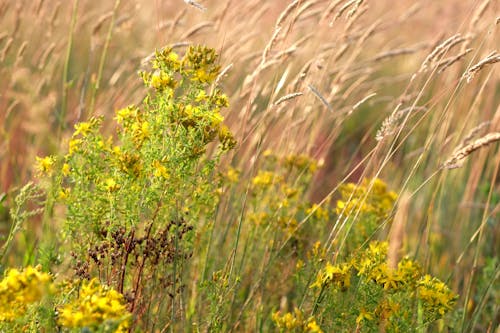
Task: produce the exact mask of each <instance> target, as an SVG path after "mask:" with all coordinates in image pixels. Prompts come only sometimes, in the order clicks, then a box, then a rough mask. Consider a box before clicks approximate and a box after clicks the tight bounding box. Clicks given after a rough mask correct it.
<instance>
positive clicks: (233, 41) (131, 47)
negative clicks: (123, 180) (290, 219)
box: [0, 0, 500, 331]
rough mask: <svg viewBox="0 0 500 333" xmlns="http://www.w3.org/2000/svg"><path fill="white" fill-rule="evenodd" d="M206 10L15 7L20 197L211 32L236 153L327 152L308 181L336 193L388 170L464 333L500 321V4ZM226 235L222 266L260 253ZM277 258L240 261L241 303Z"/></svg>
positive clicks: (13, 162) (8, 38)
mask: <svg viewBox="0 0 500 333" xmlns="http://www.w3.org/2000/svg"><path fill="white" fill-rule="evenodd" d="M199 4H201V5H202V6H203V7H206V9H207V10H206V11H202V10H199V9H198V8H196V6H189V5H187V4H185V3H184V2H182V1H175V2H174V1H150V2H144V1H107V2H95V1H89V0H80V1H78V0H74V1H43V0H39V1H33V2H28V1H22V2H16V1H8V0H7V1H3V2H1V3H0V77H1V78H2V79H1V80H0V91H1V93H0V110H2V112H1V113H0V120H1V121H0V123H1V125H2V126H1V137H2V139H1V143H0V184H1V189H0V190H1V191H3V192H5V193H6V194H7V200H6V203H5V205H6V206H9V205H10V203H11V200H12V196H11V193H12V192H13V191H15V190H16V189H17V188H18V186H20V185H21V184H23V183H25V182H26V181H27V180H28V179H30V177H31V175H32V173H33V171H32V170H33V161H34V157H35V156H36V155H45V154H48V153H54V152H57V151H58V150H59V149H60V148H61V144H62V143H63V142H64V141H65V140H66V138H67V137H68V135H69V133H70V132H71V129H72V126H73V124H74V123H75V122H77V121H79V120H82V119H85V118H86V117H88V116H89V115H91V114H103V115H108V116H110V115H111V114H112V112H113V111H114V110H115V109H117V108H119V107H123V106H125V105H127V104H130V103H133V102H136V101H139V100H140V99H141V98H142V96H143V94H144V92H143V91H142V90H141V89H140V86H139V83H138V81H137V80H136V72H137V71H138V70H140V69H141V66H142V65H141V64H142V63H143V60H144V59H145V58H147V57H148V55H149V54H151V52H152V51H154V49H155V48H161V47H162V46H164V45H171V44H173V45H174V47H175V48H178V49H183V48H185V46H186V45H189V44H197V43H201V44H206V45H209V46H212V47H214V48H216V49H218V50H219V53H220V54H221V56H222V61H221V66H222V68H224V69H225V70H224V71H223V75H222V76H221V77H220V78H218V79H217V81H218V84H220V85H221V86H222V87H223V88H224V90H225V91H226V92H227V93H228V95H229V99H230V101H231V108H230V111H229V112H228V113H227V114H226V115H225V116H226V119H228V121H229V123H230V124H231V129H232V130H233V132H234V133H236V136H237V138H238V140H239V147H238V150H237V151H236V152H235V153H234V155H233V156H232V158H231V159H230V160H229V159H228V160H227V161H225V163H226V164H227V165H229V164H231V165H233V166H234V167H237V168H240V169H241V170H242V172H243V177H246V178H250V177H252V176H253V175H255V173H256V169H257V167H258V165H259V161H260V160H261V158H262V154H263V152H264V151H265V150H266V149H272V150H274V151H276V152H279V153H280V154H288V153H307V154H310V155H311V156H313V157H314V158H317V159H321V160H323V161H324V163H325V166H324V168H323V169H322V170H321V172H320V174H319V175H317V177H316V179H315V183H314V187H313V189H312V190H311V191H310V193H309V195H310V198H311V199H312V200H313V201H315V202H318V203H321V204H324V205H326V204H327V203H328V202H329V199H331V198H336V195H337V194H336V190H337V188H338V185H340V184H342V183H345V182H347V181H354V182H357V181H358V180H360V179H362V178H363V177H375V176H377V177H380V178H383V179H386V180H387V181H388V183H389V184H390V186H391V187H392V188H396V189H398V191H399V194H400V195H401V196H400V197H401V198H404V202H402V204H403V208H401V209H404V215H400V214H402V213H399V211H398V212H396V216H401V217H400V218H401V219H405V220H406V221H405V222H404V223H403V222H401V223H399V224H396V225H397V228H398V229H397V230H396V231H394V233H393V235H397V237H398V244H401V245H400V246H401V249H399V250H400V251H402V252H406V253H408V252H409V253H413V254H414V255H415V256H416V257H417V258H419V259H420V260H421V262H424V263H425V265H426V269H427V270H429V271H430V272H432V273H433V274H436V275H437V276H440V277H441V278H443V279H444V280H447V279H448V280H449V281H450V282H452V283H453V287H454V289H455V291H457V292H458V293H459V294H460V295H462V298H461V302H462V303H463V304H465V306H466V309H467V311H466V312H464V315H463V323H464V324H463V329H464V330H467V329H471V328H472V326H473V325H474V326H475V327H476V328H477V329H478V330H488V329H489V330H490V331H492V329H493V330H494V329H495V328H494V327H492V326H491V325H495V323H496V324H498V322H497V321H495V320H498V319H494V320H493V321H490V322H482V319H481V318H482V317H481V310H482V309H481V306H482V305H481V304H482V303H481V300H482V299H481V297H480V295H475V294H474V292H475V290H476V289H477V288H476V287H477V286H476V281H477V280H478V278H479V276H478V274H479V273H480V271H481V268H482V267H483V266H484V264H485V258H487V257H495V256H497V255H498V245H497V244H498V243H497V241H498V231H499V230H498V220H499V219H498V217H499V214H498V212H499V205H500V202H499V200H500V199H499V196H500V193H499V187H500V185H499V184H500V183H499V180H498V168H499V163H500V159H499V158H498V156H499V154H498V151H499V150H498V147H499V145H498V133H499V131H500V112H499V110H500V109H499V100H500V96H499V93H498V88H499V72H498V69H497V66H498V64H497V62H498V45H500V44H499V35H498V29H499V24H498V22H499V21H498V17H497V16H498V12H499V11H498V9H499V8H498V3H497V2H495V1H453V0H447V1H420V2H414V1H376V2H375V1H374V2H368V1H324V0H295V1H262V0H254V1H232V0H227V1H211V0H210V1H208V0H207V1H199ZM486 143H487V144H488V145H486ZM457 162H460V163H461V164H460V165H459V166H460V167H459V168H457V169H453V170H451V169H449V168H442V166H443V165H444V166H448V167H449V166H452V165H456V164H457ZM457 166H458V165H457ZM242 193H245V191H244V190H243V191H242ZM241 200H242V206H244V202H245V200H246V199H245V198H242V199H241ZM235 213H236V212H234V211H232V210H231V209H230V205H229V204H228V203H225V202H224V201H223V202H222V203H221V206H220V209H219V213H218V223H220V224H221V228H222V229H223V230H227V232H228V233H229V234H230V237H233V238H234V237H236V238H241V243H243V244H245V243H246V242H248V241H250V240H251V239H250V238H249V237H250V236H249V235H251V232H250V230H249V228H250V227H249V226H245V225H242V226H239V227H240V229H238V223H237V221H238V220H239V217H238V216H236V215H235ZM301 223H302V224H307V223H308V220H307V219H305V220H304V221H302V222H301ZM2 224H3V225H4V226H3V227H2V228H6V227H5V226H6V225H7V224H8V221H7V220H6V219H4V220H3V221H2ZM343 226H344V221H342V220H337V221H331V223H330V224H329V225H325V226H322V233H321V234H320V235H318V239H319V240H322V241H323V242H326V243H328V244H327V245H329V246H332V244H334V243H335V244H337V243H336V242H338V241H339V239H338V237H339V235H340V230H341V229H342V228H343ZM222 229H221V230H222ZM237 229H238V233H237V234H236V230H237ZM225 235H226V234H221V235H216V236H215V237H216V239H215V240H214V241H213V242H214V244H216V245H217V247H216V248H214V249H213V251H221V253H232V255H231V258H232V259H228V258H229V256H220V262H214V263H212V264H211V265H212V267H220V266H223V265H227V264H228V262H230V261H231V260H236V261H237V262H242V263H243V262H244V258H245V256H246V255H247V254H246V253H245V251H244V249H243V248H242V247H241V246H236V245H235V243H234V242H226V238H225V237H226V236H225ZM393 237H396V236H393ZM397 250H398V249H395V250H393V251H395V252H397ZM235 258H236V259H235ZM263 260H264V262H262V263H260V264H261V265H260V264H259V265H260V266H259V267H260V269H259V271H258V272H254V271H252V270H253V269H254V266H252V265H249V266H245V265H241V266H240V267H241V268H240V271H238V272H237V274H238V275H240V276H243V277H244V278H243V280H242V283H241V287H240V288H241V289H242V290H245V291H246V293H247V295H248V297H247V298H246V301H245V302H244V303H243V304H242V307H243V308H249V307H256V308H257V307H258V306H260V304H259V297H261V296H259V295H258V290H259V287H260V284H261V283H264V281H265V278H264V277H265V267H266V265H270V264H272V258H267V257H264V259H263ZM266 260H267V261H266ZM496 275H497V276H498V263H497V264H496ZM496 309H497V310H498V307H497V308H496ZM232 316H233V317H232V318H233V319H234V323H233V325H234V326H233V330H235V331H237V330H239V329H242V328H244V329H245V330H253V329H255V327H252V324H251V322H250V321H246V322H245V318H244V317H242V315H241V312H240V313H233V314H232Z"/></svg>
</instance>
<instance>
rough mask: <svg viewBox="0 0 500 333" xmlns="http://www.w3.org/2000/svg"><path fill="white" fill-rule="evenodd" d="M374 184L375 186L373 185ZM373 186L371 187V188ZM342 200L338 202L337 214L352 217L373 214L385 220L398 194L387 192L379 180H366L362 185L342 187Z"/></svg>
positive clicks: (350, 184) (352, 184) (384, 185)
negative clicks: (358, 214)
mask: <svg viewBox="0 0 500 333" xmlns="http://www.w3.org/2000/svg"><path fill="white" fill-rule="evenodd" d="M372 182H373V184H372ZM370 186H371V187H370ZM340 193H341V195H342V199H341V200H339V201H337V214H343V215H351V214H356V212H357V211H358V210H359V211H360V213H373V214H375V215H376V216H378V217H380V218H382V219H385V218H387V217H388V216H389V214H390V212H391V210H392V207H393V206H394V202H395V201H396V199H397V194H396V193H395V192H393V191H388V190H387V185H386V184H385V183H384V182H383V181H382V180H381V179H378V178H375V179H373V180H371V179H367V178H365V179H364V180H363V181H362V182H361V184H360V185H357V184H354V183H349V184H346V185H343V186H341V187H340Z"/></svg>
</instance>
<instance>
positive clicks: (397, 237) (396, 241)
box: [387, 192, 411, 269]
mask: <svg viewBox="0 0 500 333" xmlns="http://www.w3.org/2000/svg"><path fill="white" fill-rule="evenodd" d="M410 207H411V196H410V195H409V194H408V193H406V192H405V193H403V194H402V195H401V196H400V199H399V203H398V208H397V210H396V214H395V216H394V221H393V222H392V225H391V232H390V234H389V249H388V251H387V262H388V264H389V267H391V268H392V269H396V268H397V266H398V262H399V260H400V256H401V253H400V252H401V249H402V247H403V241H404V238H405V226H406V221H407V220H408V213H409V211H410Z"/></svg>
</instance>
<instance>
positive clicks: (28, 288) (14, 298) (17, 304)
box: [0, 266, 53, 321]
mask: <svg viewBox="0 0 500 333" xmlns="http://www.w3.org/2000/svg"><path fill="white" fill-rule="evenodd" d="M52 289H53V286H52V277H51V276H50V275H49V274H47V273H43V272H41V267H40V266H37V267H32V266H28V267H26V268H25V269H24V270H23V271H19V270H17V269H9V270H7V272H6V274H5V277H4V278H3V280H2V281H0V321H11V320H14V319H16V318H19V317H22V316H23V315H24V314H25V313H26V309H27V306H28V305H29V304H32V303H35V302H37V301H39V300H41V298H42V297H43V296H44V295H46V294H48V293H50V292H51V291H52Z"/></svg>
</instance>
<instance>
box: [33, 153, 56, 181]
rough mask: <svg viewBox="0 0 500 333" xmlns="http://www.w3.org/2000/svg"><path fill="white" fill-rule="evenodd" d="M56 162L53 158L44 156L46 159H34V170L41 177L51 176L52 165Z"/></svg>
mask: <svg viewBox="0 0 500 333" xmlns="http://www.w3.org/2000/svg"><path fill="white" fill-rule="evenodd" d="M55 162H56V159H55V157H53V156H46V157H43V158H42V157H38V156H37V157H36V167H35V168H36V170H37V171H38V172H39V174H41V175H47V176H51V175H52V172H53V171H54V164H55Z"/></svg>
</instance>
